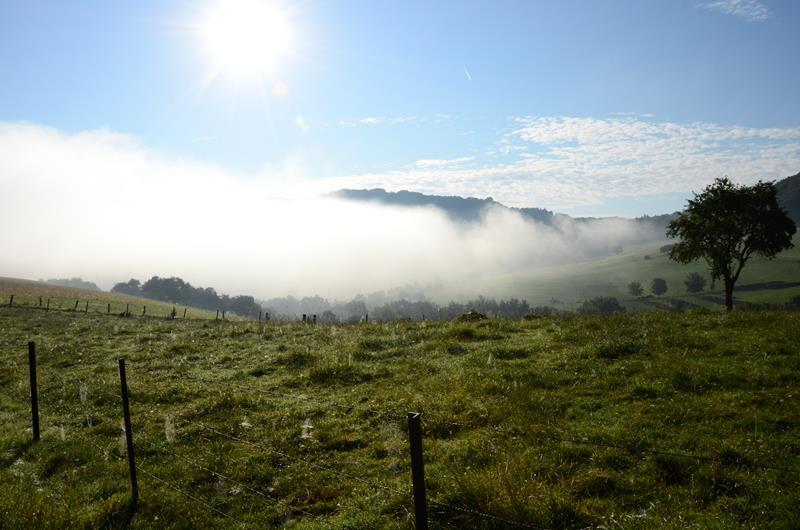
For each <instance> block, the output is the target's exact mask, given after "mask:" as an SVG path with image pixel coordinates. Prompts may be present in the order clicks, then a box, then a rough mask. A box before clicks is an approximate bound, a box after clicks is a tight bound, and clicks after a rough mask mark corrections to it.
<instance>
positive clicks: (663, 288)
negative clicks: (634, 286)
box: [650, 278, 667, 296]
mask: <svg viewBox="0 0 800 530" xmlns="http://www.w3.org/2000/svg"><path fill="white" fill-rule="evenodd" d="M650 290H651V291H652V292H653V294H654V295H656V296H661V295H662V294H664V293H666V292H667V280H665V279H664V278H653V281H652V282H650Z"/></svg>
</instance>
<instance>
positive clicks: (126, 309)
mask: <svg viewBox="0 0 800 530" xmlns="http://www.w3.org/2000/svg"><path fill="white" fill-rule="evenodd" d="M125 316H126V317H129V316H131V305H130V304H125Z"/></svg>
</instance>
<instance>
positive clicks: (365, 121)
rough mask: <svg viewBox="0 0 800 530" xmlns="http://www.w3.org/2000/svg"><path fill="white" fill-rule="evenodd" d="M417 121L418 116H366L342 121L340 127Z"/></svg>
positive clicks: (399, 123)
mask: <svg viewBox="0 0 800 530" xmlns="http://www.w3.org/2000/svg"><path fill="white" fill-rule="evenodd" d="M416 120H417V118H416V116H395V117H385V116H366V117H364V118H358V119H356V120H340V121H339V125H341V126H342V127H356V126H358V125H383V124H389V125H401V124H404V123H413V122H415V121H416Z"/></svg>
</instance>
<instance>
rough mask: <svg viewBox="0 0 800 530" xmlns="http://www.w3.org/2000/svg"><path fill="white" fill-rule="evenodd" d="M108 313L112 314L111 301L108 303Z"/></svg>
mask: <svg viewBox="0 0 800 530" xmlns="http://www.w3.org/2000/svg"><path fill="white" fill-rule="evenodd" d="M106 314H108V315H110V314H111V302H109V303H108V307H107V308H106Z"/></svg>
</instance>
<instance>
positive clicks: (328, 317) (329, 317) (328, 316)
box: [319, 309, 339, 324]
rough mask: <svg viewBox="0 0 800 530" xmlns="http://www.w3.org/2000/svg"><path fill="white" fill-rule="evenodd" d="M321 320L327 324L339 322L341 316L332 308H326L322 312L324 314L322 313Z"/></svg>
mask: <svg viewBox="0 0 800 530" xmlns="http://www.w3.org/2000/svg"><path fill="white" fill-rule="evenodd" d="M319 321H320V322H323V323H325V324H338V323H339V317H337V316H336V315H335V314H334V312H333V311H331V310H330V309H326V310H325V311H323V312H322V315H320V317H319Z"/></svg>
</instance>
